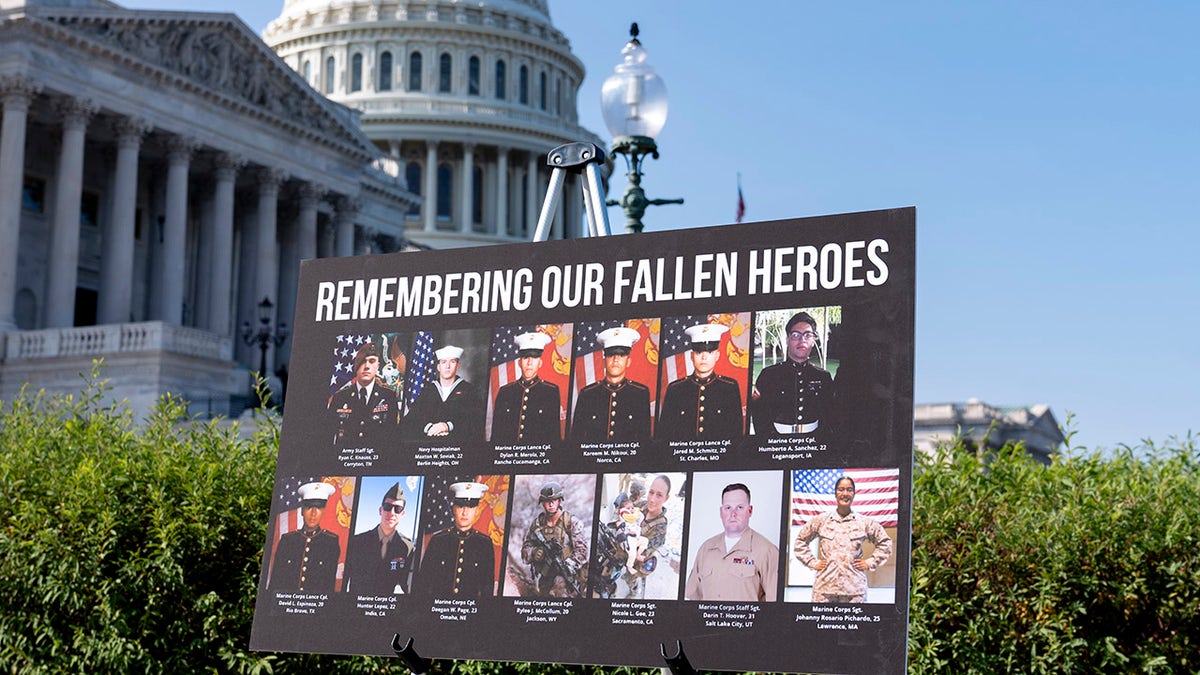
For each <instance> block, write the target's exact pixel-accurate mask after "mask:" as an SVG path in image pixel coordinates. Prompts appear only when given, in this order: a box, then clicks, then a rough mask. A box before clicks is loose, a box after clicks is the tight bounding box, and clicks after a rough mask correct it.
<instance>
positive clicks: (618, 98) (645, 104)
mask: <svg viewBox="0 0 1200 675" xmlns="http://www.w3.org/2000/svg"><path fill="white" fill-rule="evenodd" d="M629 35H630V36H631V37H630V40H629V42H627V43H625V47H624V48H623V49H621V58H622V61H621V63H619V64H617V67H616V68H614V69H613V74H612V75H609V76H608V79H607V80H605V81H604V88H603V89H602V90H601V94H600V108H601V111H602V112H603V113H604V124H605V125H606V126H607V127H608V131H609V133H611V134H612V135H613V142H612V152H613V154H617V155H621V156H623V157H624V158H625V167H626V169H628V171H627V173H626V174H625V176H626V178H628V179H629V185H628V187H626V188H625V194H624V195H622V196H621V200H620V201H617V200H615V199H610V200H608V201H607V204H608V205H609V206H617V205H620V206H621V208H622V209H623V210H624V211H625V228H626V229H627V230H629V231H630V232H641V231H642V216H643V215H645V213H646V207H648V206H657V205H660V204H682V203H683V200H682V199H647V198H646V192H645V190H643V189H642V163H643V162H644V161H645V158H646V155H650V156H652V157H654V158H655V159H658V144H657V143H656V142H655V140H654V139H655V138H656V137H657V136H658V134H659V132H661V131H662V128H663V124H665V123H666V121H667V86H666V85H665V84H663V81H662V78H661V77H659V76H658V75H656V74H655V72H654V68H652V67H651V66H650V65H648V64H647V63H646V50H645V49H643V48H642V43H641V42H640V41H638V25H637V24H636V23H635V24H633V25H632V26H630V27H629Z"/></svg>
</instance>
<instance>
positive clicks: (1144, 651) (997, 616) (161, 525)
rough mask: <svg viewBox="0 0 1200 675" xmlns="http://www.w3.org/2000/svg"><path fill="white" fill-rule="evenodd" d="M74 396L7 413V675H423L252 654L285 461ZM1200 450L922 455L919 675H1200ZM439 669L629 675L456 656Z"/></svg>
mask: <svg viewBox="0 0 1200 675" xmlns="http://www.w3.org/2000/svg"><path fill="white" fill-rule="evenodd" d="M104 400H105V397H104V391H103V386H102V382H101V380H100V378H99V371H98V370H96V371H93V373H92V374H91V376H90V377H89V378H86V381H85V383H84V388H83V391H82V392H81V393H80V394H79V395H76V396H47V395H44V394H40V393H26V394H23V395H21V396H20V397H18V398H17V399H16V400H14V401H11V402H9V403H0V671H5V672H12V673H27V672H28V673H31V672H149V673H177V672H205V671H207V672H243V673H256V672H272V673H281V674H282V673H307V672H322V673H382V672H394V673H407V672H408V671H407V669H406V668H405V667H404V666H403V664H401V663H400V662H399V661H398V660H395V659H381V658H367V657H353V658H350V657H333V656H322V655H310V654H256V653H251V652H248V651H247V649H246V645H247V644H248V642H249V635H250V623H251V617H252V614H253V605H254V598H255V593H256V589H257V584H258V574H259V569H260V565H261V562H262V544H263V542H264V541H265V539H266V521H267V514H268V513H269V508H270V499H271V489H272V482H273V478H274V470H275V453H276V449H277V448H278V429H277V428H276V427H275V426H274V425H273V424H272V423H271V418H269V417H268V418H264V419H265V424H264V425H263V426H262V427H261V428H260V430H259V432H258V433H257V434H256V435H255V436H254V437H253V438H252V439H249V440H245V439H241V438H239V435H238V431H237V430H236V428H233V429H231V428H229V427H228V426H225V425H221V424H217V423H195V422H187V421H182V422H181V420H183V415H184V411H185V408H184V407H183V405H182V402H181V401H178V400H175V399H170V398H167V399H164V400H163V402H162V403H161V404H160V406H159V407H158V408H157V409H156V411H155V412H154V413H153V414H152V416H151V417H150V418H149V419H148V420H143V421H140V422H135V420H134V419H133V418H132V415H131V413H130V412H129V411H128V409H127V408H125V407H124V406H113V405H106V404H105V403H103V401H104ZM1197 460H1198V457H1197V450H1196V446H1195V443H1194V441H1193V440H1192V439H1190V438H1189V439H1186V440H1185V441H1184V442H1181V443H1177V444H1175V445H1174V447H1172V448H1170V449H1160V448H1145V449H1143V450H1142V451H1140V452H1138V453H1134V452H1133V451H1132V450H1129V449H1126V450H1123V451H1121V452H1119V453H1117V454H1116V455H1115V456H1109V457H1105V456H1101V455H1098V454H1092V455H1081V456H1067V457H1062V458H1058V459H1056V460H1055V462H1054V463H1053V464H1052V465H1050V466H1041V465H1039V464H1037V463H1035V462H1034V461H1033V460H1031V459H1030V458H1028V457H1027V456H1025V455H1024V453H1022V452H1021V450H1020V448H1005V449H1003V450H1002V451H1000V452H999V453H997V454H995V455H994V456H991V457H988V458H986V461H985V459H983V458H980V457H978V456H977V455H975V454H973V453H969V452H966V451H964V450H963V449H962V448H961V447H947V448H943V449H942V451H941V454H939V455H937V456H935V457H928V458H926V457H922V458H919V459H918V468H917V476H916V479H915V485H914V489H913V491H914V497H915V498H914V507H913V509H914V512H913V521H914V522H913V531H914V542H913V544H914V546H913V551H914V552H913V560H912V622H911V631H910V640H909V667H910V669H911V670H912V671H913V672H917V673H932V672H954V673H959V672H1013V671H1019V672H1104V671H1109V672H1111V671H1118V672H1133V671H1140V672H1195V671H1197V670H1200V657H1198V644H1200V621H1197V615H1198V613H1200V610H1198V609H1197V608H1200V498H1198V496H1200V476H1198V475H1197V466H1198V461H1197ZM430 672H432V673H462V674H464V675H491V674H493V673H508V672H520V673H529V674H530V675H551V674H558V673H579V674H587V675H592V674H597V675H598V674H600V673H622V674H626V675H632V674H634V673H644V672H655V671H649V670H640V669H632V668H615V669H607V668H600V667H591V666H555V665H540V664H504V663H487V662H471V661H465V662H448V661H443V662H437V663H435V665H434V667H433V669H432V670H431V671H430Z"/></svg>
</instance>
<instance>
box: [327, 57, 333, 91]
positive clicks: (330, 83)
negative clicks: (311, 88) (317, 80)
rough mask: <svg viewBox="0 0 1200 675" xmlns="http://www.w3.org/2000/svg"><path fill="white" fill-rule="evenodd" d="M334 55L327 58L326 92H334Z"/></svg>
mask: <svg viewBox="0 0 1200 675" xmlns="http://www.w3.org/2000/svg"><path fill="white" fill-rule="evenodd" d="M333 64H334V60H333V57H332V56H331V57H329V58H327V59H325V93H326V94H332V93H333Z"/></svg>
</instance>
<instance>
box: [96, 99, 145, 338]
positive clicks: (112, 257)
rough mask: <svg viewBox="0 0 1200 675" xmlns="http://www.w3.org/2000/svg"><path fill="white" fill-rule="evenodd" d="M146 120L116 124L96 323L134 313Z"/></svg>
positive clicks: (124, 319)
mask: <svg viewBox="0 0 1200 675" xmlns="http://www.w3.org/2000/svg"><path fill="white" fill-rule="evenodd" d="M149 130H150V124H149V123H148V122H146V121H145V120H142V119H138V118H132V117H126V118H122V119H121V120H120V121H118V122H117V124H116V131H117V162H116V168H115V170H114V172H113V197H112V210H111V212H110V215H109V219H108V225H107V227H106V228H105V229H104V232H103V233H102V235H103V238H102V241H103V245H102V247H101V253H100V298H99V303H98V304H99V307H98V310H97V314H98V316H97V322H98V323H101V324H110V323H125V322H127V321H129V320H130V319H131V317H132V310H133V246H134V233H135V223H134V218H135V217H136V216H137V187H138V185H137V183H138V180H137V174H138V153H139V152H140V151H141V147H142V136H144V135H145V134H146V132H147V131H149Z"/></svg>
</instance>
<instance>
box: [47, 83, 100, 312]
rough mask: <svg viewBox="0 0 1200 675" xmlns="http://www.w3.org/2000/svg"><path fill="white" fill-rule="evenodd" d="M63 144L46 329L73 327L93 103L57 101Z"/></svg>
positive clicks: (56, 107)
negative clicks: (85, 159)
mask: <svg viewBox="0 0 1200 675" xmlns="http://www.w3.org/2000/svg"><path fill="white" fill-rule="evenodd" d="M55 109H56V110H57V112H58V113H59V114H60V115H62V120H63V123H62V144H61V148H60V150H59V153H58V172H57V174H56V177H55V184H56V187H55V190H54V222H53V223H52V224H51V228H50V264H49V270H50V276H49V279H48V280H47V288H46V327H47V328H70V327H72V326H74V325H75V286H76V283H77V282H78V278H79V203H80V199H81V198H82V196H83V154H84V140H85V136H86V132H87V125H88V121H89V120H90V119H91V117H92V115H95V114H96V104H95V103H93V102H91V101H89V100H86V99H60V100H59V101H57V102H56V103H55Z"/></svg>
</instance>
